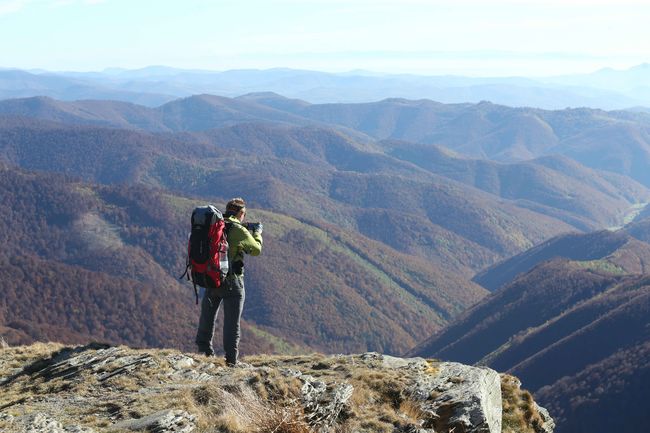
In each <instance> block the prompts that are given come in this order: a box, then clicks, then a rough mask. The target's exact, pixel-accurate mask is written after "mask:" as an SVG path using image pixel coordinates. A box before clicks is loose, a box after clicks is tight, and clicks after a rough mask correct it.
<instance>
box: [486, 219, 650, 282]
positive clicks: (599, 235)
mask: <svg viewBox="0 0 650 433" xmlns="http://www.w3.org/2000/svg"><path fill="white" fill-rule="evenodd" d="M646 250H648V251H646ZM555 257H562V258H567V259H571V260H579V261H589V260H601V259H606V260H608V261H610V262H611V263H612V264H614V265H616V266H620V267H621V268H622V269H624V270H625V271H626V272H630V273H644V272H647V271H648V269H649V266H650V249H648V248H646V244H644V243H642V242H639V241H637V240H635V239H633V238H631V237H630V236H629V235H627V234H625V233H624V232H620V231H619V232H611V231H608V230H604V231H600V232H593V233H587V234H578V233H575V234H567V235H561V236H557V237H555V238H553V239H549V240H548V241H545V242H543V243H541V244H539V245H536V246H535V247H533V248H531V249H529V250H527V251H525V252H523V253H521V254H517V255H515V256H513V257H511V258H509V259H507V260H504V261H502V262H500V263H498V264H496V265H494V266H492V267H491V268H489V269H486V270H484V271H482V272H480V273H478V274H477V275H476V276H475V277H474V281H475V282H477V283H478V284H480V285H481V286H483V287H485V288H486V289H488V290H491V291H494V290H496V289H498V288H499V287H502V286H504V285H505V284H507V283H509V282H510V281H512V280H514V279H515V278H516V276H517V275H521V274H523V273H525V272H528V271H529V270H530V269H532V268H533V267H535V266H536V265H537V264H539V263H541V262H543V261H546V260H549V259H552V258H555Z"/></svg>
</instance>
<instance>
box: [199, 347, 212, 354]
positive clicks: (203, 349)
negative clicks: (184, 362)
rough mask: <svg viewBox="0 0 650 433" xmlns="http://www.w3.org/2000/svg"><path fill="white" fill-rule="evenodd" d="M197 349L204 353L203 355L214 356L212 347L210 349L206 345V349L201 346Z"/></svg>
mask: <svg viewBox="0 0 650 433" xmlns="http://www.w3.org/2000/svg"><path fill="white" fill-rule="evenodd" d="M198 351H199V353H200V354H201V355H205V356H214V351H213V350H212V349H210V348H209V347H208V348H207V349H206V348H203V347H199V350H198Z"/></svg>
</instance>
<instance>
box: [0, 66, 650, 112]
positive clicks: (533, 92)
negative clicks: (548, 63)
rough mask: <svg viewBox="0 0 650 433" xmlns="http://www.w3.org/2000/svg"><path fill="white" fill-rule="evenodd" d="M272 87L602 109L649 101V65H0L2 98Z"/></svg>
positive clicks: (153, 96)
mask: <svg viewBox="0 0 650 433" xmlns="http://www.w3.org/2000/svg"><path fill="white" fill-rule="evenodd" d="M261 91H273V92H276V93H279V94H282V95H285V96H288V97H292V98H299V99H304V100H307V101H309V102H312V103H319V102H333V101H337V102H370V101H377V100H381V99H385V98H407V99H423V98H427V99H433V100H436V101H439V102H444V103H459V102H470V103H477V102H480V101H491V102H493V103H496V104H504V105H510V106H519V107H521V106H527V107H539V108H546V109H563V108H566V107H592V108H602V109H607V110H612V109H627V108H632V107H640V106H641V107H642V106H645V107H648V106H650V67H649V66H648V64H641V65H638V66H636V67H632V68H630V69H628V70H613V69H602V70H599V71H596V72H594V73H591V74H580V75H569V76H554V77H534V78H525V77H497V78H474V77H463V76H444V75H443V76H418V75H407V74H402V75H390V74H378V73H372V72H365V71H355V72H349V73H338V74H336V73H325V72H317V71H305V70H292V69H282V68H278V69H268V70H231V71H205V70H184V69H175V68H169V67H164V66H150V67H146V68H143V69H138V70H125V69H119V68H112V69H106V70H104V71H102V72H48V71H42V70H38V71H20V70H14V69H9V70H7V69H5V70H2V69H0V99H3V98H19V97H28V96H50V97H53V98H57V99H64V100H75V99H116V100H122V101H128V102H136V103H141V104H144V105H150V106H157V105H160V104H162V103H165V102H169V101H171V100H173V99H176V98H178V97H186V96H190V95H194V94H202V93H209V94H217V95H224V96H230V97H234V96H239V95H243V94H247V93H251V92H261Z"/></svg>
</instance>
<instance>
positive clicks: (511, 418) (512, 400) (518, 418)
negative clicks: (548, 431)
mask: <svg viewBox="0 0 650 433" xmlns="http://www.w3.org/2000/svg"><path fill="white" fill-rule="evenodd" d="M519 386H520V382H519V380H518V379H517V378H515V377H513V376H510V375H507V374H502V375H501V395H502V399H503V428H502V431H503V433H535V426H536V425H537V426H541V425H542V424H543V423H544V421H543V419H542V417H541V415H540V414H539V412H538V411H537V407H536V405H535V401H534V400H533V396H532V395H531V394H530V392H528V391H526V390H522V389H520V388H519Z"/></svg>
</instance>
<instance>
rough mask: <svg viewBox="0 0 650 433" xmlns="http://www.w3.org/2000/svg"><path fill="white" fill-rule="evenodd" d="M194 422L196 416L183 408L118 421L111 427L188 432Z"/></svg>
mask: <svg viewBox="0 0 650 433" xmlns="http://www.w3.org/2000/svg"><path fill="white" fill-rule="evenodd" d="M195 423H196V417H195V416H194V415H190V414H189V413H187V412H185V411H183V410H162V411H160V412H156V413H153V414H151V415H148V416H145V417H143V418H139V419H131V420H126V421H122V422H119V423H117V424H114V425H113V427H114V428H116V429H124V430H146V431H148V432H152V433H190V432H192V431H194V429H195V428H196V424H195Z"/></svg>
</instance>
